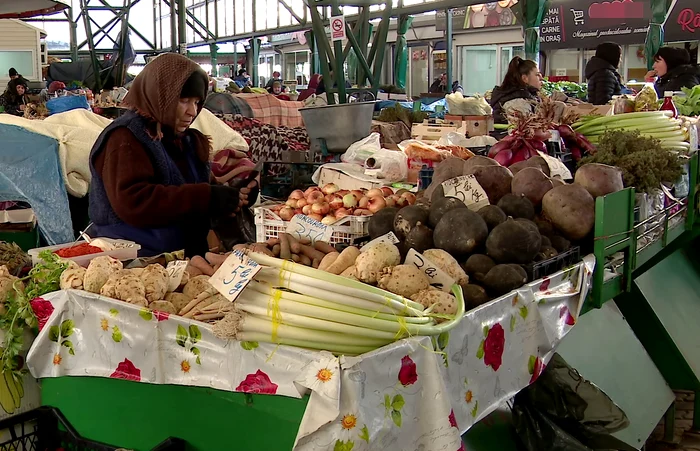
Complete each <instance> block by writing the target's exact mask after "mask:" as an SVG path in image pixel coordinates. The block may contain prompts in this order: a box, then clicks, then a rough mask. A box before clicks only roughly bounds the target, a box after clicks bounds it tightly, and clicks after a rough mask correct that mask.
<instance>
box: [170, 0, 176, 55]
mask: <svg viewBox="0 0 700 451" xmlns="http://www.w3.org/2000/svg"><path fill="white" fill-rule="evenodd" d="M176 14H177V11H176V10H175V0H171V1H170V47H171V48H170V51H171V52H173V53H177V16H176Z"/></svg>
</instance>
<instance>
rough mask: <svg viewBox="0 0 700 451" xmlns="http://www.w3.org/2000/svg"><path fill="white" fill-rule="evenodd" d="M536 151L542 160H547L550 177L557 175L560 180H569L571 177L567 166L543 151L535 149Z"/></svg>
mask: <svg viewBox="0 0 700 451" xmlns="http://www.w3.org/2000/svg"><path fill="white" fill-rule="evenodd" d="M537 153H538V154H540V156H541V157H542V158H544V161H546V162H547V166H549V176H550V177H556V176H559V177H561V179H562V180H571V179H572V178H573V177H572V176H571V172H570V171H569V168H567V167H566V166H565V165H564V163H562V161H561V160H560V159H559V158H554V157H552V156H549V155H547V154H546V153H544V152H540V151H539V150H538V151H537Z"/></svg>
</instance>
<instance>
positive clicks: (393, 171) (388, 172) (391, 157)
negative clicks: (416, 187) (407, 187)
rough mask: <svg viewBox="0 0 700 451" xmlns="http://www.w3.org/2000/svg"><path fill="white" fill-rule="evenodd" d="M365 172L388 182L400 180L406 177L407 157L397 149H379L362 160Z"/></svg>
mask: <svg viewBox="0 0 700 451" xmlns="http://www.w3.org/2000/svg"><path fill="white" fill-rule="evenodd" d="M364 165H365V168H367V169H365V174H366V175H372V176H374V177H376V178H378V179H381V180H382V181H387V182H390V183H395V182H402V181H404V180H406V178H407V177H408V158H407V157H406V154H405V153H403V152H399V151H397V150H387V149H379V150H378V151H376V152H375V153H374V154H373V155H372V156H370V157H369V158H367V160H365V162H364Z"/></svg>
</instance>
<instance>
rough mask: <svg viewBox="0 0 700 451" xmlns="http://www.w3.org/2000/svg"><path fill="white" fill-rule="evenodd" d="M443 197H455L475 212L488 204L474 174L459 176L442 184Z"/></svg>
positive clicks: (484, 192) (486, 197)
mask: <svg viewBox="0 0 700 451" xmlns="http://www.w3.org/2000/svg"><path fill="white" fill-rule="evenodd" d="M442 189H443V191H444V192H445V197H455V198H457V199H459V200H461V201H462V202H464V204H465V205H466V206H467V207H469V209H470V210H473V211H477V210H479V209H480V208H481V207H485V206H487V205H488V204H489V198H488V196H487V195H486V191H484V188H482V187H481V185H479V182H477V181H476V176H474V174H469V175H461V176H459V177H455V178H452V179H449V180H446V181H444V182H442Z"/></svg>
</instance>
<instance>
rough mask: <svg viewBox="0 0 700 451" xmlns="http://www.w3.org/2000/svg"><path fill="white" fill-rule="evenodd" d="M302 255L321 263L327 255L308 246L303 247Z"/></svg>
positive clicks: (303, 245)
mask: <svg viewBox="0 0 700 451" xmlns="http://www.w3.org/2000/svg"><path fill="white" fill-rule="evenodd" d="M301 253H302V254H304V255H306V256H307V257H309V258H310V259H311V260H313V259H318V261H319V262H320V261H321V260H323V257H325V256H326V254H324V253H323V252H320V251H317V250H316V249H314V248H313V247H311V246H307V245H305V244H302V245H301Z"/></svg>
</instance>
